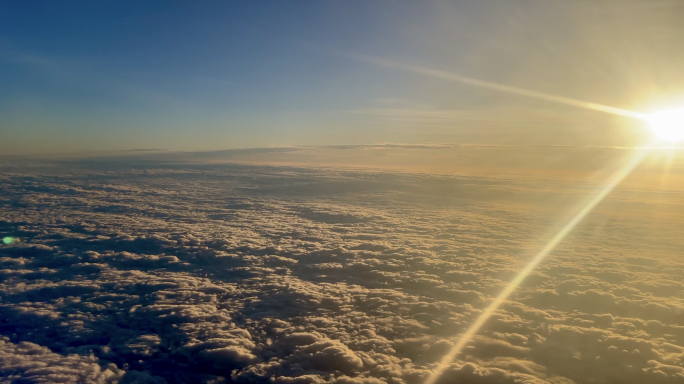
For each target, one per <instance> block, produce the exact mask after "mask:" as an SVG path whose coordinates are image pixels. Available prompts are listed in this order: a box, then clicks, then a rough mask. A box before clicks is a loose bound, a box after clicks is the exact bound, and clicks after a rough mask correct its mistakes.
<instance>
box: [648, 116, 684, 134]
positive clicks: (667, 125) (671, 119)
mask: <svg viewBox="0 0 684 384" xmlns="http://www.w3.org/2000/svg"><path fill="white" fill-rule="evenodd" d="M646 121H648V122H649V124H651V129H652V130H653V132H654V133H655V134H656V136H658V137H659V138H661V139H664V140H668V141H680V140H684V108H677V109H669V110H667V111H662V112H656V113H654V114H652V115H650V116H648V117H646Z"/></svg>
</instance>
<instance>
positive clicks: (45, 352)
mask: <svg viewBox="0 0 684 384" xmlns="http://www.w3.org/2000/svg"><path fill="white" fill-rule="evenodd" d="M3 167H4V168H3V170H4V171H6V172H0V189H2V191H3V194H2V196H0V206H1V207H2V211H0V235H2V236H16V237H18V238H19V240H20V241H19V242H16V243H14V244H11V245H6V246H2V247H0V297H1V301H0V335H2V340H0V357H1V358H0V377H3V379H2V380H4V381H0V382H3V383H5V382H6V383H13V382H17V383H18V382H36V383H43V382H44V383H54V382H64V383H82V382H88V383H91V382H92V383H116V382H120V383H221V382H267V381H268V382H271V381H275V382H277V383H301V384H307V383H366V384H380V383H395V384H404V383H405V384H420V383H421V382H422V381H423V380H424V379H425V378H426V377H427V376H428V374H429V372H430V371H431V370H432V369H434V367H435V365H436V363H437V362H438V361H439V359H440V358H441V356H443V355H444V354H445V353H446V352H447V351H448V350H449V348H450V347H451V346H452V345H453V343H454V342H455V340H456V339H457V336H458V334H459V333H460V332H462V331H463V330H464V329H465V328H466V327H467V326H468V325H469V324H470V323H472V321H473V320H474V319H475V318H476V317H477V316H478V314H479V313H480V312H481V310H482V309H483V308H484V307H485V306H486V305H487V303H488V301H489V300H491V299H492V297H493V296H494V295H496V294H497V293H498V292H499V291H500V290H501V289H502V288H503V287H504V286H505V285H506V284H507V282H508V281H509V280H510V279H511V278H512V277H513V276H514V275H515V274H516V273H517V271H518V270H519V269H520V267H521V266H522V265H524V263H525V262H526V260H527V259H528V258H529V257H530V256H531V255H533V254H534V252H535V251H536V250H538V249H539V247H540V245H541V244H543V242H544V239H548V238H549V236H552V235H553V231H554V228H555V227H554V226H555V225H557V224H558V220H559V218H560V215H565V214H567V208H566V207H567V206H569V205H571V204H569V203H568V201H570V200H572V202H574V201H576V200H574V198H575V197H577V196H578V195H579V193H580V192H582V193H586V192H587V190H588V189H589V188H584V189H582V188H578V187H577V186H574V185H570V184H568V185H565V184H563V183H562V182H560V181H554V182H550V181H538V180H513V179H510V180H505V179H484V178H468V177H445V176H428V175H410V174H393V173H384V172H371V171H367V172H361V171H355V172H351V171H349V172H347V171H333V170H326V171H320V170H312V169H297V168H268V167H249V166H228V165H220V166H215V165H213V166H203V165H170V164H167V163H161V162H159V163H145V164H137V163H130V162H127V163H122V162H117V161H108V162H101V163H93V162H90V163H71V164H62V165H59V166H55V167H48V168H46V167H43V166H29V165H26V166H20V167H17V166H13V167H10V166H7V165H5V166H3ZM540 188H545V192H544V195H543V196H544V201H541V202H539V204H530V203H529V202H527V203H525V202H521V201H520V200H519V199H513V200H508V199H509V198H510V197H511V196H513V197H514V196H517V195H518V194H520V193H522V192H521V191H535V190H538V189H540ZM578 189H579V191H578ZM626 192H630V191H623V195H619V194H618V195H616V196H617V197H615V198H614V200H613V201H612V202H608V203H607V205H606V206H605V209H602V210H599V211H597V212H596V213H595V214H593V215H592V216H590V217H589V218H588V220H587V221H586V222H585V223H583V224H582V225H581V226H580V227H578V228H577V231H576V232H574V233H573V234H572V235H571V236H570V237H569V238H568V239H567V240H566V242H564V243H563V244H562V245H561V247H560V248H559V249H558V250H557V251H556V252H554V254H553V255H552V256H551V257H550V258H549V259H548V260H546V261H545V262H544V263H543V264H542V265H541V266H540V268H539V269H538V270H537V271H536V272H535V273H534V274H533V275H531V276H530V277H529V278H528V279H527V280H526V281H525V283H524V284H523V286H522V287H521V288H520V289H519V291H518V292H517V293H516V294H515V295H514V296H512V297H511V299H510V301H509V302H507V303H506V305H504V306H503V307H502V308H501V309H500V310H499V311H498V312H497V313H496V315H495V316H494V317H493V318H492V319H491V321H490V322H489V323H488V324H487V325H486V326H485V328H484V329H483V331H482V332H481V334H480V335H478V336H477V337H476V338H475V339H474V340H473V341H472V343H471V344H470V345H469V346H468V347H467V348H466V349H465V351H464V353H463V354H462V355H461V356H459V358H458V359H457V360H456V361H454V363H453V364H452V365H451V366H450V367H449V368H448V369H447V370H446V372H445V374H444V376H443V378H442V382H444V383H447V382H454V381H457V382H463V383H554V384H568V383H573V382H574V383H585V382H594V383H610V382H621V383H644V382H650V383H653V384H661V383H662V384H664V383H681V382H682V381H684V299H682V293H684V284H682V281H683V279H684V261H682V260H681V249H684V248H682V247H683V246H684V244H683V243H682V240H681V236H680V234H681V230H682V228H684V224H683V223H684V222H682V221H678V220H679V219H678V218H676V217H675V218H670V219H669V221H658V220H660V218H659V219H658V220H655V219H653V218H650V217H649V216H644V215H641V216H638V215H630V211H629V209H630V208H629V207H630V205H629V204H630V201H631V200H629V199H621V198H620V197H619V196H628V195H629V194H625V193H626ZM631 192H635V193H636V192H639V191H636V190H633V191H631ZM642 193H646V192H643V191H642ZM540 196H541V195H540ZM648 198H650V197H648ZM682 201H684V199H682ZM556 204H565V205H559V207H562V208H557V209H553V208H550V207H553V206H554V205H556ZM616 206H619V207H621V210H620V211H619V212H615V211H614V210H611V207H616ZM635 212H636V211H635ZM21 380H24V381H21Z"/></svg>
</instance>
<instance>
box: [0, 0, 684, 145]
mask: <svg viewBox="0 0 684 384" xmlns="http://www.w3.org/2000/svg"><path fill="white" fill-rule="evenodd" d="M675 10H678V9H676V8H675ZM609 11H610V12H613V10H609ZM666 11H667V12H666ZM601 12H603V11H602V10H600V9H599V10H596V9H587V8H586V7H584V8H583V7H568V6H565V5H563V4H562V3H548V2H539V1H531V0H530V1H522V2H518V3H517V4H515V5H511V4H510V3H507V2H491V3H488V4H486V5H483V4H482V3H481V2H476V1H465V2H429V3H424V2H396V1H392V2H390V1H374V2H362V1H353V2H319V1H297V2H289V1H288V2H284V1H282V2H281V1H264V2H248V1H206V2H188V1H146V2H137V1H92V2H85V1H59V2H55V1H30V2H7V3H5V4H3V9H2V12H0V84H2V86H1V87H0V103H1V104H0V113H1V115H3V116H4V117H0V127H2V128H0V129H2V130H4V131H6V132H8V133H11V134H10V135H8V136H9V137H11V138H13V139H9V140H4V141H3V142H4V144H0V145H3V147H2V148H4V149H5V150H7V147H6V146H7V145H10V144H11V147H12V148H15V151H17V150H18V149H16V148H20V149H21V150H22V151H23V150H27V151H34V152H35V151H50V150H60V149H62V147H63V149H65V150H67V149H68V150H71V149H84V148H89V147H92V148H95V149H119V148H135V147H150V146H152V147H165V148H179V149H202V148H212V149H215V148H222V147H241V146H243V147H244V146H259V145H278V144H288V145H289V144H332V143H365V142H375V141H459V140H460V139H459V137H454V136H453V134H454V132H456V133H458V132H460V131H459V130H458V129H454V130H453V132H452V131H449V132H448V134H444V133H443V132H442V131H440V132H441V133H439V134H437V136H435V134H433V133H434V131H433V130H427V131H426V130H425V129H422V127H423V126H422V125H421V124H420V122H418V123H415V124H414V122H410V124H408V125H407V123H406V122H403V121H402V122H400V123H401V124H399V125H401V127H400V128H402V129H400V130H398V131H397V130H395V129H394V128H395V125H396V124H397V123H396V119H393V118H391V116H390V118H387V116H384V117H382V118H379V117H378V116H375V115H372V114H365V113H356V112H355V111H359V110H361V111H365V110H368V109H383V110H397V109H401V110H409V111H415V110H417V109H428V110H479V111H486V110H488V109H491V108H500V107H501V106H502V105H503V106H506V107H512V108H525V109H530V108H532V109H535V108H539V104H538V103H537V102H533V101H529V100H520V98H517V97H511V96H507V95H498V94H495V93H493V92H492V91H487V90H480V89H472V88H469V87H467V86H463V85H460V84H452V83H445V82H444V81H443V80H440V79H433V78H425V77H420V76H416V75H412V74H408V73H402V72H400V71H395V70H388V69H387V68H380V67H374V66H372V65H369V64H367V63H361V62H357V61H354V60H351V59H349V58H347V57H344V56H340V55H338V54H335V53H334V52H336V51H343V52H351V53H360V54H365V55H373V56H376V57H383V58H389V59H394V60H401V61H404V62H409V63H412V64H417V65H423V66H426V67H432V68H438V69H442V70H449V71H454V72H456V73H460V74H464V75H469V76H475V77H479V78H483V79H486V80H490V81H500V82H502V83H507V84H512V85H517V86H524V87H530V88H533V89H538V90H541V91H545V92H553V93H560V94H563V95H566V96H570V97H577V98H584V99H589V100H590V101H596V102H602V103H606V104H611V103H612V104H617V106H622V107H630V108H631V107H635V105H632V104H633V103H634V100H633V99H634V98H632V97H626V96H624V95H625V94H632V95H633V94H635V92H634V90H635V89H637V88H639V87H640V85H639V84H640V83H639V81H640V79H642V78H644V77H645V78H648V79H649V81H654V82H656V83H657V84H655V86H660V85H662V84H664V83H668V82H670V83H671V82H672V80H670V78H671V76H672V73H674V69H673V68H674V67H675V65H674V64H676V63H677V62H678V61H677V60H679V59H680V58H681V55H679V56H676V55H677V54H676V53H672V49H671V47H672V46H673V44H674V43H673V42H674V41H676V38H678V37H679V36H681V28H680V29H676V28H675V26H674V24H672V23H670V24H668V22H669V20H670V17H674V16H673V15H672V12H673V11H672V9H670V10H668V9H664V10H663V9H655V10H653V9H650V8H649V9H646V11H644V10H643V9H636V8H635V9H632V10H629V9H628V12H627V13H626V16H625V15H622V16H621V15H620V14H616V15H617V16H615V17H612V18H611V17H608V18H606V17H605V15H603V16H602V15H601ZM642 14H645V15H646V16H644V17H646V18H645V19H643V20H642V19H638V18H637V19H635V21H638V22H641V24H642V25H641V26H640V27H639V28H640V30H641V32H643V31H646V32H647V33H645V34H644V33H641V34H640V35H639V36H642V37H644V38H643V39H642V40H639V39H641V37H640V38H638V39H636V40H634V39H632V42H633V44H632V48H633V49H636V50H643V49H646V48H645V47H648V50H650V57H651V58H652V60H650V61H649V60H642V59H639V60H636V59H635V58H643V57H646V56H649V55H648V54H647V53H649V52H635V51H630V50H629V49H630V48H629V45H628V44H626V43H624V41H622V40H620V38H619V36H620V33H621V32H623V31H622V30H621V29H624V28H625V25H627V26H629V25H630V23H632V22H633V21H634V20H631V19H630V17H632V18H633V17H634V15H642ZM649 15H655V16H653V17H651V18H650V19H649V18H648V16H649ZM668 15H669V16H668ZM612 19H615V20H617V21H618V22H619V23H618V24H619V25H617V26H611V25H606V23H605V20H612ZM592 20H593V21H592ZM597 20H598V21H597ZM644 20H645V22H644ZM644 25H645V27H644ZM658 26H660V29H657V28H656V27H658ZM651 27H653V28H651ZM592 28H594V29H596V32H592ZM611 28H612V29H611ZM649 28H650V29H649ZM673 28H675V29H674V30H673ZM606 30H616V31H617V32H615V33H613V34H611V35H608V36H597V39H596V40H597V41H599V44H598V45H596V46H594V45H595V44H594V45H592V44H593V41H594V39H593V36H591V33H598V34H600V33H601V31H606ZM658 31H660V34H661V35H662V34H663V33H666V36H665V38H664V39H663V38H660V39H659V40H658V43H657V44H649V43H651V42H652V40H653V39H655V38H656V37H657V36H659V35H657V32H658ZM611 33H612V32H611ZM627 35H629V34H627ZM616 36H618V37H616ZM627 37H629V36H627ZM602 38H603V40H605V41H603V42H601V39H602ZM616 39H617V40H620V41H617V44H613V43H615V40H616ZM623 40H624V39H623ZM625 41H626V40H625ZM623 43H624V44H623ZM604 45H605V46H604ZM605 47H611V49H612V50H613V51H614V52H611V49H604V48H605ZM673 55H674V56H673ZM673 59H676V60H673ZM616 63H617V64H619V65H618V66H616V65H615V64H616ZM654 73H657V74H658V75H657V76H656V75H654ZM632 74H637V75H638V76H632ZM658 76H660V77H658ZM668 76H669V77H668ZM654 79H655V80H654ZM672 92H675V91H671V92H670V93H672ZM541 105H542V107H540V108H541V109H540V111H541V112H544V111H546V112H548V111H554V112H553V113H556V111H557V110H558V107H557V106H553V105H547V104H545V103H542V104H541ZM383 113H384V112H383ZM442 128H443V127H442ZM442 128H440V129H442ZM407 130H408V133H407ZM428 131H429V132H433V133H425V132H428ZM486 139H487V137H486V135H480V136H478V137H476V138H474V139H473V138H472V137H470V136H468V137H466V140H471V141H472V140H479V141H483V140H486ZM51 140H52V142H51ZM8 143H10V144H8Z"/></svg>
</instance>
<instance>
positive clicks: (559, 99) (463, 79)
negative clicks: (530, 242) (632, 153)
mask: <svg viewBox="0 0 684 384" xmlns="http://www.w3.org/2000/svg"><path fill="white" fill-rule="evenodd" d="M338 53H339V52H338ZM340 54H342V55H344V56H347V57H350V58H353V59H355V60H359V61H363V62H366V63H370V64H374V65H377V66H381V67H386V68H394V69H399V70H403V71H408V72H413V73H416V74H420V75H425V76H430V77H437V78H441V79H445V80H450V81H455V82H459V83H464V84H469V85H474V86H477V87H482V88H488V89H493V90H496V91H500V92H505V93H512V94H515V95H520V96H526V97H531V98H534V99H539V100H546V101H550V102H554V103H558V104H564V105H569V106H573V107H578V108H584V109H590V110H593V111H599V112H605V113H610V114H613V115H618V116H625V117H631V118H634V119H641V120H648V117H649V115H648V114H645V113H640V112H635V111H630V110H627V109H622V108H616V107H611V106H609V105H603V104H597V103H592V102H588V101H583V100H577V99H572V98H569V97H563V96H556V95H551V94H548V93H543V92H538V91H533V90H530V89H525V88H518V87H513V86H510V85H504V84H498V83H494V82H491V81H485V80H479V79H474V78H472V77H467V76H461V75H457V74H453V73H449V72H445V71H440V70H436V69H430V68H424V67H419V66H414V65H408V64H403V63H399V62H396V61H392V60H387V59H381V58H377V57H373V56H366V55H359V54H356V53H340Z"/></svg>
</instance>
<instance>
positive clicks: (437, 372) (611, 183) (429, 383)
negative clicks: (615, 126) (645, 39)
mask: <svg viewBox="0 0 684 384" xmlns="http://www.w3.org/2000/svg"><path fill="white" fill-rule="evenodd" d="M650 149H651V148H648V147H647V148H636V149H635V153H634V156H633V157H632V158H631V159H630V161H628V162H627V163H626V164H625V165H624V166H623V167H622V168H620V169H619V170H618V171H616V172H615V173H614V174H613V175H612V176H611V177H610V178H609V180H608V182H607V183H606V185H605V186H604V187H603V188H602V189H601V190H600V191H599V192H598V193H597V194H596V195H595V196H594V197H593V198H592V199H591V200H590V201H589V202H588V203H587V204H586V205H585V206H584V207H583V208H582V209H581V210H579V212H577V213H576V214H575V216H574V217H573V218H572V219H571V220H570V221H569V222H568V223H567V224H565V226H564V227H563V228H562V229H561V230H560V231H559V232H558V233H557V234H556V235H555V236H554V237H553V238H552V239H551V241H549V243H548V244H546V246H545V247H544V248H543V249H542V250H541V251H539V253H537V255H535V257H534V258H533V259H532V260H531V261H530V262H529V263H528V264H527V265H526V266H525V268H523V269H522V270H521V271H520V273H518V275H517V276H516V277H515V278H514V279H513V280H512V281H511V282H510V283H509V284H508V286H506V288H505V289H504V290H503V291H502V292H501V293H500V294H499V295H498V296H497V297H496V298H495V299H494V301H492V303H491V304H490V305H489V306H488V307H487V308H486V309H485V310H484V311H483V312H482V314H480V316H479V317H478V318H477V319H476V320H475V322H474V323H473V324H472V325H471V326H470V327H469V328H468V329H467V330H466V331H465V333H463V334H462V335H461V336H460V338H459V339H458V341H457V342H456V344H455V345H454V346H453V348H452V349H451V350H450V351H449V353H447V354H446V355H445V356H444V357H443V358H442V359H441V360H440V362H439V365H438V366H437V367H436V368H435V369H434V370H433V371H432V374H431V375H430V376H429V377H428V378H427V380H425V382H424V384H435V383H436V382H437V380H438V379H439V378H440V377H441V376H442V374H443V373H444V371H445V370H446V369H447V368H448V367H449V365H450V364H451V362H452V361H453V360H454V359H455V358H456V356H458V355H459V354H460V353H461V351H462V350H463V348H464V347H465V346H466V345H468V343H469V342H470V340H471V339H472V338H473V336H475V335H476V334H477V333H478V332H479V331H480V329H481V328H482V326H483V325H484V324H485V323H486V322H487V320H489V318H490V317H491V316H492V315H493V314H494V312H496V310H497V309H499V307H500V306H501V305H502V304H503V303H504V302H505V301H506V300H507V299H508V297H509V296H510V295H511V294H512V293H513V292H514V291H515V290H516V289H517V288H518V286H519V285H520V283H522V282H523V280H525V278H526V277H527V276H528V275H529V274H530V273H531V272H532V271H533V270H534V269H535V268H536V267H537V265H539V263H541V262H542V261H543V260H544V258H546V256H548V254H549V253H551V251H553V249H554V248H556V246H557V245H558V244H559V243H560V242H561V241H563V239H564V238H565V237H566V236H567V235H568V233H570V231H572V230H573V229H574V228H575V227H576V226H577V224H579V223H580V222H581V221H582V219H584V218H585V217H586V216H587V215H588V214H589V212H591V211H592V210H593V209H594V208H595V207H596V206H597V205H598V204H599V203H600V202H601V201H602V200H603V199H604V198H605V197H606V196H607V195H608V194H609V193H610V192H611V191H612V190H613V189H615V187H616V186H617V185H618V184H620V182H621V181H622V180H624V178H625V177H627V176H628V175H629V174H630V173H631V172H632V170H634V168H636V167H637V166H638V165H639V164H640V163H641V162H642V160H643V159H644V158H645V157H646V156H647V155H648V153H650Z"/></svg>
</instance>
